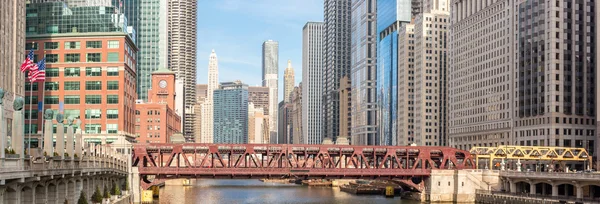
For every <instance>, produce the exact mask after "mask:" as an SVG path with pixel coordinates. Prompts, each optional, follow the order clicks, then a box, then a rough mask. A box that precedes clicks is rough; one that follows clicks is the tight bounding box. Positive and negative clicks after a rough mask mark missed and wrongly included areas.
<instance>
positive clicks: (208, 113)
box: [196, 50, 219, 143]
mask: <svg viewBox="0 0 600 204" xmlns="http://www.w3.org/2000/svg"><path fill="white" fill-rule="evenodd" d="M217 89H219V60H218V59H217V53H215V50H212V52H211V54H210V57H209V60H208V86H207V89H206V100H205V101H204V103H203V104H202V116H201V117H202V119H201V120H202V134H201V135H202V138H201V141H199V142H200V143H212V142H213V141H214V139H213V136H214V131H213V127H214V91H215V90H217ZM196 142H198V141H196Z"/></svg>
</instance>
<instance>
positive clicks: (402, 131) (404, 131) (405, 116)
mask: <svg viewBox="0 0 600 204" xmlns="http://www.w3.org/2000/svg"><path fill="white" fill-rule="evenodd" d="M414 36H415V24H414V23H410V24H404V25H402V26H401V27H400V29H399V31H398V145H400V146H408V145H411V144H412V143H414V142H415V137H414V136H415V122H414V121H415V85H414V84H415V51H414V50H415V38H414Z"/></svg>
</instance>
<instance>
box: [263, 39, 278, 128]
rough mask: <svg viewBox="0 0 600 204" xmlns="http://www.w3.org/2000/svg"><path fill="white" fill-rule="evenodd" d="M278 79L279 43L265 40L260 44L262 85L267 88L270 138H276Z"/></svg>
mask: <svg viewBox="0 0 600 204" xmlns="http://www.w3.org/2000/svg"><path fill="white" fill-rule="evenodd" d="M278 77H279V42H277V41H273V40H267V41H265V42H263V44H262V85H263V86H264V87H269V131H270V134H271V136H270V137H271V138H277V129H278V126H277V116H278V114H277V109H278V106H277V103H278V102H279V101H278V100H279V99H278V98H279V94H278V93H279V92H278V90H279V89H278V88H277V87H278V86H279V84H278V79H279V78H278Z"/></svg>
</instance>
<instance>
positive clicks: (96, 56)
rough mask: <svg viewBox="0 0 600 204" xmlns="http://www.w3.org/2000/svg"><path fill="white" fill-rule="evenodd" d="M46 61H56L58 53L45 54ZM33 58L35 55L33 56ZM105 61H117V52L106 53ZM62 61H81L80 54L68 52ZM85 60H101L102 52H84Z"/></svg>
mask: <svg viewBox="0 0 600 204" xmlns="http://www.w3.org/2000/svg"><path fill="white" fill-rule="evenodd" d="M44 57H45V58H46V63H58V61H59V56H58V54H45V55H44ZM34 58H35V56H34ZM106 61H107V62H119V53H118V52H109V53H108V54H107V59H106ZM63 62H81V54H79V53H68V54H65V55H64V60H63ZM85 62H102V53H86V54H85Z"/></svg>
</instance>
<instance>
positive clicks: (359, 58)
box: [349, 0, 378, 145]
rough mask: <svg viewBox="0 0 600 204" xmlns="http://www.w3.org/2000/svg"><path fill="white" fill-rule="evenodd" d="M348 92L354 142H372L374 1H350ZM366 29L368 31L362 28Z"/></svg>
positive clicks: (374, 127) (374, 123) (374, 125)
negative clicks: (350, 52)
mask: <svg viewBox="0 0 600 204" xmlns="http://www.w3.org/2000/svg"><path fill="white" fill-rule="evenodd" d="M351 29H352V30H351V31H352V36H351V37H352V41H351V48H352V54H351V57H350V58H351V60H352V62H351V66H352V67H351V73H352V75H351V77H350V81H351V82H352V83H351V89H350V90H351V92H352V93H351V95H352V101H353V103H352V104H351V105H352V107H351V108H352V109H351V117H352V127H351V131H350V137H349V139H350V140H351V142H352V144H354V145H375V138H377V128H378V127H377V101H376V99H377V94H376V93H377V91H376V89H377V1H376V0H355V1H352V28H351ZM365 31H367V32H365Z"/></svg>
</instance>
